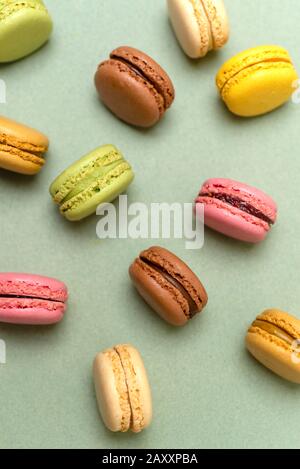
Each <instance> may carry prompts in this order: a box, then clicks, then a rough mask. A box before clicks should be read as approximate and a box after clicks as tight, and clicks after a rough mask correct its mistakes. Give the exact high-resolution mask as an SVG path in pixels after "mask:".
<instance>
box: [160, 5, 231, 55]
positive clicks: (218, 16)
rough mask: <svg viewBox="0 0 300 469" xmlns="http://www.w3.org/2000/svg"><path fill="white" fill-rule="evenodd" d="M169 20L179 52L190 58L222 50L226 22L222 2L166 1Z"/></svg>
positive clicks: (224, 40) (224, 42)
mask: <svg viewBox="0 0 300 469" xmlns="http://www.w3.org/2000/svg"><path fill="white" fill-rule="evenodd" d="M167 1H168V11H169V17H170V21H171V24H172V27H173V30H174V32H175V35H176V37H177V39H178V42H179V44H180V45H181V47H182V49H183V50H184V52H185V53H186V55H188V56H189V57H190V58H192V59H199V58H201V57H204V56H205V55H206V54H207V53H208V52H209V51H211V50H217V49H220V48H221V47H223V46H224V45H225V44H226V42H227V41H228V39H229V21H228V16H227V13H226V9H225V5H224V2H223V0H167Z"/></svg>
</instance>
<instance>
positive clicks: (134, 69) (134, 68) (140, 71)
mask: <svg viewBox="0 0 300 469" xmlns="http://www.w3.org/2000/svg"><path fill="white" fill-rule="evenodd" d="M110 58H111V60H115V61H117V62H121V63H122V64H124V65H126V66H127V67H128V68H129V69H130V70H131V72H133V73H134V74H135V75H137V76H139V77H140V78H142V79H143V80H144V81H146V82H147V83H148V84H149V85H150V86H152V87H153V88H154V89H155V91H156V92H157V93H158V94H159V96H160V97H161V98H162V100H163V103H164V110H166V108H167V107H168V106H167V102H166V98H165V96H164V93H163V92H162V89H161V87H160V86H159V85H158V83H157V82H156V81H154V80H151V78H150V76H149V75H148V74H146V73H145V72H144V71H143V69H142V68H140V67H138V65H137V64H136V63H132V62H131V61H130V60H128V59H125V58H124V57H119V56H118V55H116V54H115V53H112V54H110Z"/></svg>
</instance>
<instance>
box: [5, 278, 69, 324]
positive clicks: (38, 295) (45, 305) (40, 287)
mask: <svg viewBox="0 0 300 469" xmlns="http://www.w3.org/2000/svg"><path fill="white" fill-rule="evenodd" d="M67 299H68V290H67V287H66V285H65V284H64V283H63V282H60V281H59V280H55V279H53V278H49V277H43V276H40V275H30V274H19V273H0V322H4V323H10V324H28V325H47V324H55V323H57V322H59V321H61V319H62V318H63V316H64V313H65V310H66V302H67Z"/></svg>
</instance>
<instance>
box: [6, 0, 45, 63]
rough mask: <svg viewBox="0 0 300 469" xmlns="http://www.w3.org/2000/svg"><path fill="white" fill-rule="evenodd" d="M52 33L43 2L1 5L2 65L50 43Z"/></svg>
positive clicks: (8, 1)
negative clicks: (48, 41) (47, 42)
mask: <svg viewBox="0 0 300 469" xmlns="http://www.w3.org/2000/svg"><path fill="white" fill-rule="evenodd" d="M52 29H53V23H52V19H51V17H50V15H49V13H48V10H47V9H46V7H45V5H44V3H43V1H42V0H25V1H18V0H6V1H0V46H1V49H0V62H12V61H15V60H18V59H21V58H22V57H25V56H26V55H29V54H31V53H32V52H34V51H35V50H37V49H38V48H39V47H41V46H42V45H43V44H44V43H45V42H46V41H47V40H48V38H49V36H50V34H51V32H52Z"/></svg>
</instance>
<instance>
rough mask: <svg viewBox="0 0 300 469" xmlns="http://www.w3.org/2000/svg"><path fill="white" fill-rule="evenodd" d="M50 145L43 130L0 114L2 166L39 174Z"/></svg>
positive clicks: (29, 173) (0, 164)
mask: <svg viewBox="0 0 300 469" xmlns="http://www.w3.org/2000/svg"><path fill="white" fill-rule="evenodd" d="M48 147H49V140H48V138H47V137H46V136H45V135H44V134H42V133H41V132H39V131H37V130H35V129H32V128H30V127H27V126H26V125H23V124H20V123H18V122H16V121H13V120H11V119H9V118H7V117H4V116H0V167H1V168H3V169H7V170H9V171H13V172H17V173H20V174H25V175H35V174H37V173H38V172H39V171H40V170H41V168H42V167H43V165H44V164H45V160H44V158H43V156H44V153H46V152H47V150H48Z"/></svg>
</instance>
